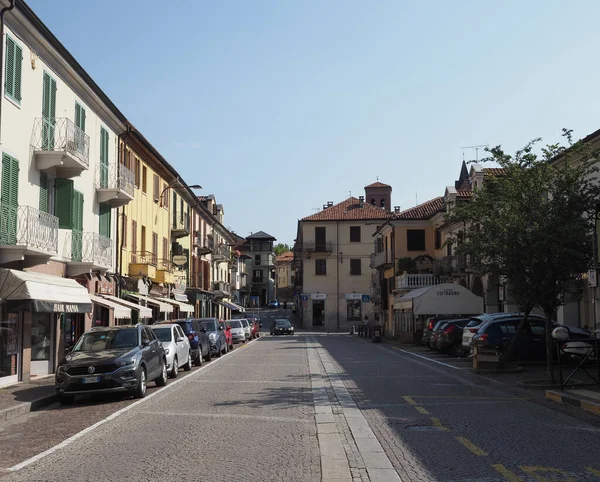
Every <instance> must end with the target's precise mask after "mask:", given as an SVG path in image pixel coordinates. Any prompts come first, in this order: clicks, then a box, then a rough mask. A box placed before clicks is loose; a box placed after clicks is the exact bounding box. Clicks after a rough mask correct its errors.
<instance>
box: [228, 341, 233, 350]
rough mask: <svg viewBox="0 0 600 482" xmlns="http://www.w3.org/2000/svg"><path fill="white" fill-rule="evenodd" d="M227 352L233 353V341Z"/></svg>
mask: <svg viewBox="0 0 600 482" xmlns="http://www.w3.org/2000/svg"><path fill="white" fill-rule="evenodd" d="M229 351H233V341H232V342H231V345H229Z"/></svg>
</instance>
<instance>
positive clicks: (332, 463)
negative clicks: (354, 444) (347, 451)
mask: <svg viewBox="0 0 600 482" xmlns="http://www.w3.org/2000/svg"><path fill="white" fill-rule="evenodd" d="M321 480H346V481H350V480H352V475H351V474H350V467H348V462H347V461H342V460H328V459H325V458H323V457H321Z"/></svg>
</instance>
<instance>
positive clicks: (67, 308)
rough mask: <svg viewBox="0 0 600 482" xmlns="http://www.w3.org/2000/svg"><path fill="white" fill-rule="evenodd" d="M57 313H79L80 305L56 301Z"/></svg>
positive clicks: (55, 309) (55, 308)
mask: <svg viewBox="0 0 600 482" xmlns="http://www.w3.org/2000/svg"><path fill="white" fill-rule="evenodd" d="M52 311H54V312H55V313H79V305H68V304H65V303H54V309H53V310H52Z"/></svg>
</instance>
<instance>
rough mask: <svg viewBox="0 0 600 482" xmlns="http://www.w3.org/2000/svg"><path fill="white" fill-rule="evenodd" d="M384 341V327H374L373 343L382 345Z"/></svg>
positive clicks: (378, 325)
mask: <svg viewBox="0 0 600 482" xmlns="http://www.w3.org/2000/svg"><path fill="white" fill-rule="evenodd" d="M382 341H383V326H382V325H380V324H377V325H373V343H381V342H382Z"/></svg>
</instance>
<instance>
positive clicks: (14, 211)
mask: <svg viewBox="0 0 600 482" xmlns="http://www.w3.org/2000/svg"><path fill="white" fill-rule="evenodd" d="M57 254H58V218H57V217H56V216H52V214H48V213H45V212H42V211H39V210H38V209H35V208H33V207H31V206H10V205H8V204H6V203H1V202H0V263H10V262H13V261H23V260H25V259H26V258H27V259H28V260H29V261H28V262H33V263H37V262H38V261H39V262H40V263H46V262H47V261H48V260H49V259H50V258H51V257H52V256H56V255H57Z"/></svg>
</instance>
